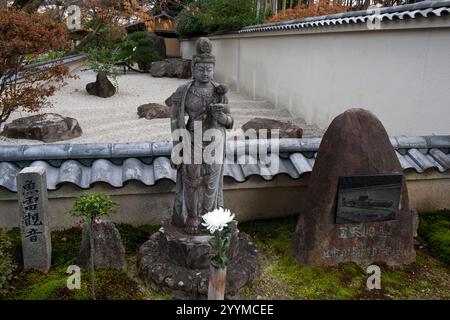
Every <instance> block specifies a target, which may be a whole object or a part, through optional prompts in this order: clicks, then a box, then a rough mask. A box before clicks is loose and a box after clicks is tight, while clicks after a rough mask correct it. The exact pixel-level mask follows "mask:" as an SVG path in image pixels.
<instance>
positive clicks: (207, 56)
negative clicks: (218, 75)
mask: <svg viewBox="0 0 450 320" xmlns="http://www.w3.org/2000/svg"><path fill="white" fill-rule="evenodd" d="M195 49H196V54H194V56H193V57H192V76H193V78H194V79H195V80H197V81H198V82H200V83H207V82H209V81H211V80H212V79H213V76H214V66H215V63H216V59H215V58H214V56H213V55H212V54H211V51H212V45H211V41H210V40H209V39H208V38H200V39H198V40H197V42H196V44H195Z"/></svg>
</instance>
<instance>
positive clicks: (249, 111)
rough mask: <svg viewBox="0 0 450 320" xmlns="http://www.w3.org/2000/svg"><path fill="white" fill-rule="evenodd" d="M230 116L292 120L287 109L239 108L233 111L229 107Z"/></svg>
mask: <svg viewBox="0 0 450 320" xmlns="http://www.w3.org/2000/svg"><path fill="white" fill-rule="evenodd" d="M230 111H231V114H232V115H233V116H245V115H248V116H252V117H254V118H256V117H263V118H264V117H265V118H269V117H273V118H277V117H278V118H279V117H285V118H290V119H292V116H291V113H290V112H289V110H287V109H277V110H275V109H258V108H241V109H233V107H231V110H230Z"/></svg>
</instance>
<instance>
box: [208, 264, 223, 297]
mask: <svg viewBox="0 0 450 320" xmlns="http://www.w3.org/2000/svg"><path fill="white" fill-rule="evenodd" d="M226 275H227V268H226V267H225V268H219V267H218V266H215V265H214V264H212V263H211V264H210V267H209V285H208V300H224V297H225V283H226Z"/></svg>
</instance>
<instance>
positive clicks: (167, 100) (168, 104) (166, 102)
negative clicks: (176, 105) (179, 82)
mask: <svg viewBox="0 0 450 320" xmlns="http://www.w3.org/2000/svg"><path fill="white" fill-rule="evenodd" d="M172 96H173V94H171V95H170V97H168V98H167V99H166V100H165V101H164V103H165V104H166V106H168V107H169V108H172Z"/></svg>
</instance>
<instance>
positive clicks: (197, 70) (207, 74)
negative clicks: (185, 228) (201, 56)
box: [194, 63, 214, 83]
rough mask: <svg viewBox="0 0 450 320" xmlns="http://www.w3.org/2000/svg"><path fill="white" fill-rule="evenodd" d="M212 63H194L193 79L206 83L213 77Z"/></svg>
mask: <svg viewBox="0 0 450 320" xmlns="http://www.w3.org/2000/svg"><path fill="white" fill-rule="evenodd" d="M213 75H214V64H213V63H196V64H195V67H194V79H195V80H197V81H198V82H201V83H207V82H209V81H211V80H212V79H213Z"/></svg>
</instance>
